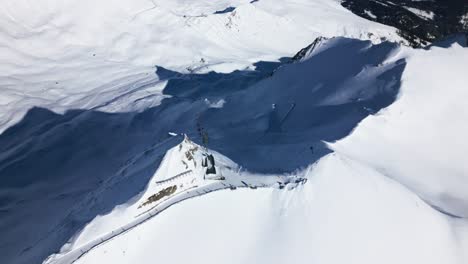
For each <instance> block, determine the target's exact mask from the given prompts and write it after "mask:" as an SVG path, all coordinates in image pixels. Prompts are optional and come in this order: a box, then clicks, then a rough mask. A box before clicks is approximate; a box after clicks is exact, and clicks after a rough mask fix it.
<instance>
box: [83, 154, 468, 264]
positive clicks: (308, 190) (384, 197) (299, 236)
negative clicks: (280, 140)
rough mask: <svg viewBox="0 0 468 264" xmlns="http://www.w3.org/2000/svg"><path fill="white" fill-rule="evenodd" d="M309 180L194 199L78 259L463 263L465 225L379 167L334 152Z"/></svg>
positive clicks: (112, 260) (172, 261)
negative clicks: (458, 226) (459, 225)
mask: <svg viewBox="0 0 468 264" xmlns="http://www.w3.org/2000/svg"><path fill="white" fill-rule="evenodd" d="M309 180H310V182H309V183H308V184H306V185H304V187H300V188H299V189H296V190H294V191H282V190H272V189H262V190H239V191H234V192H233V191H221V192H216V193H213V194H207V195H206V196H203V197H201V198H197V199H193V200H188V201H186V202H184V203H181V204H179V205H176V206H174V208H171V209H170V210H167V211H166V212H163V213H162V214H161V215H159V216H158V217H155V218H154V219H153V220H151V221H149V222H148V223H146V224H144V225H141V226H139V227H136V228H135V229H134V230H132V231H130V232H127V233H125V234H123V235H122V236H121V237H118V238H116V239H114V240H111V241H109V242H108V243H105V244H103V245H102V246H100V247H98V248H96V249H95V250H93V251H91V252H90V253H88V254H86V255H84V256H83V257H82V258H81V259H79V260H78V261H77V262H76V263H104V262H112V263H153V262H154V261H155V260H157V261H161V262H165V263H187V262H195V263H219V262H220V261H221V262H222V263H286V262H287V263H402V264H406V263H408V264H409V263H465V261H466V256H465V258H464V257H463V253H466V251H465V249H466V245H467V244H466V242H467V241H466V240H465V241H464V243H465V244H463V242H460V241H458V240H457V239H456V238H455V234H454V233H455V232H456V233H457V234H458V235H464V236H465V238H466V235H467V230H466V226H465V230H464V231H462V230H458V229H455V230H453V229H452V226H451V224H453V223H451V221H453V220H451V219H448V217H446V216H444V215H442V214H439V213H437V212H435V211H434V210H433V209H432V208H431V207H429V206H427V205H426V204H425V203H424V202H423V201H421V200H420V199H419V198H418V197H417V196H415V195H414V194H412V193H411V192H409V191H408V190H407V189H405V188H404V187H402V186H401V185H399V184H397V183H395V182H393V181H391V180H388V179H387V178H385V176H383V175H381V174H379V173H378V172H376V171H373V170H370V169H369V168H367V167H365V166H362V165H360V164H358V163H355V162H352V161H350V160H347V159H343V158H340V157H339V156H337V155H331V156H328V157H326V158H324V159H323V160H321V161H320V162H319V164H318V165H317V166H316V167H315V168H314V169H313V170H312V172H311V173H310V174H309ZM463 232H464V233H463ZM181 252H182V253H181Z"/></svg>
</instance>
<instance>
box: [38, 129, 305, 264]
mask: <svg viewBox="0 0 468 264" xmlns="http://www.w3.org/2000/svg"><path fill="white" fill-rule="evenodd" d="M210 157H211V158H212V159H211V160H210ZM213 161H214V162H213ZM211 162H213V163H214V164H213V163H211ZM210 170H211V171H210ZM210 172H211V173H210ZM306 176H307V175H303V176H298V175H255V174H252V173H248V172H245V171H242V169H241V168H239V167H238V166H237V165H236V164H235V163H234V162H233V161H231V160H229V159H228V158H226V157H224V156H222V155H221V154H219V153H216V152H214V151H211V150H208V149H207V148H206V147H202V146H199V145H197V144H195V143H193V142H192V141H190V139H189V138H188V137H187V136H186V135H185V136H184V139H183V141H182V142H181V143H180V144H179V145H177V146H176V147H174V148H173V149H171V150H169V151H168V153H167V154H166V156H165V157H164V159H163V161H162V163H161V165H160V167H159V169H158V171H157V172H156V173H155V175H154V176H153V178H152V179H151V181H150V183H149V185H148V187H147V189H146V190H145V192H144V194H142V195H141V198H140V199H138V200H137V201H136V202H134V203H133V204H131V205H128V206H126V207H125V208H124V209H121V210H123V212H124V213H125V215H126V216H127V217H128V216H130V215H133V220H128V221H127V222H124V221H125V220H127V219H128V218H127V217H122V216H117V217H118V219H119V221H118V222H120V224H121V226H118V228H116V229H110V228H111V227H107V228H105V229H100V230H99V232H93V231H91V232H92V234H91V236H89V237H88V236H87V233H86V232H87V231H88V229H91V230H92V229H93V226H92V225H91V226H88V227H87V228H86V229H85V230H84V235H80V236H79V237H78V238H77V239H76V241H70V242H69V243H70V244H69V245H67V248H68V249H65V250H64V252H61V253H60V254H57V255H52V256H50V257H49V258H48V259H47V260H45V261H44V263H45V264H49V263H63V264H66V263H74V262H75V261H76V260H78V259H79V258H81V257H82V256H83V255H84V254H86V253H88V252H89V251H91V250H93V249H95V248H97V247H99V246H100V245H101V244H103V243H106V242H108V241H109V240H111V239H113V238H116V237H117V236H120V235H122V234H123V233H125V232H128V231H131V230H132V229H133V228H135V227H136V226H138V225H140V224H142V223H144V222H146V221H147V220H149V219H151V218H152V217H155V216H157V215H158V214H159V213H161V212H163V211H164V210H166V209H167V208H169V207H171V206H172V205H175V204H177V203H179V202H182V201H184V200H187V199H190V198H195V197H199V196H202V195H205V194H208V193H211V192H215V191H220V190H225V189H229V190H231V191H234V190H237V189H238V188H249V189H257V188H276V189H281V190H282V189H284V190H293V189H294V188H296V187H298V186H299V185H302V184H305V183H306V182H307V178H306ZM113 217H115V215H114V214H112V213H111V214H109V215H106V216H104V217H103V218H102V219H101V220H102V221H106V219H113ZM114 219H115V218H114ZM116 224H117V222H115V223H113V225H112V226H115V225H116ZM98 225H99V224H98ZM106 231H107V232H106Z"/></svg>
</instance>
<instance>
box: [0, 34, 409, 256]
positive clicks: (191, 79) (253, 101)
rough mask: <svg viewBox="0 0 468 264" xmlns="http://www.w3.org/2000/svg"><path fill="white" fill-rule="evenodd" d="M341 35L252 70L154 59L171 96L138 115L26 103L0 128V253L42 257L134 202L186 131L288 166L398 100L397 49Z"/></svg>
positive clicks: (262, 165)
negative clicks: (309, 53)
mask: <svg viewBox="0 0 468 264" xmlns="http://www.w3.org/2000/svg"><path fill="white" fill-rule="evenodd" d="M396 48H397V47H396V45H394V44H390V43H383V44H380V45H376V46H372V45H371V44H370V43H369V42H366V41H359V40H350V39H343V38H336V39H332V40H330V41H329V42H328V43H327V48H326V49H324V50H323V51H321V52H319V53H318V54H316V55H315V56H314V57H313V58H312V59H308V60H304V61H302V62H294V63H292V62H289V61H287V60H285V59H284V60H282V61H281V62H259V63H256V64H255V66H256V69H255V70H254V71H247V70H244V71H234V72H232V73H227V74H224V73H215V72H210V73H206V74H196V73H192V74H183V73H178V72H173V71H170V70H167V69H164V68H162V67H159V68H158V70H157V74H158V76H159V77H160V78H161V79H166V80H168V83H167V86H166V88H165V90H164V93H165V94H168V95H171V98H167V99H164V100H163V101H162V103H161V105H159V106H156V107H153V108H150V109H147V110H145V111H144V112H141V113H136V112H135V113H103V112H99V111H92V110H71V111H68V112H66V113H65V114H63V115H59V114H56V113H53V112H51V111H49V110H47V109H42V108H33V109H31V110H30V111H29V112H28V113H27V114H26V116H25V117H24V118H23V120H22V121H21V122H19V123H18V124H17V125H15V126H13V127H11V128H9V129H8V130H6V131H5V132H4V133H3V134H2V135H0V184H1V185H0V233H1V234H2V236H1V238H0V254H1V256H2V257H1V258H2V262H4V263H40V262H41V261H42V260H43V259H44V258H45V257H47V256H48V255H50V254H51V253H54V252H57V251H58V250H59V249H60V247H61V246H63V245H64V244H65V242H66V241H68V240H69V239H70V238H71V237H72V236H73V235H74V234H76V232H77V231H79V230H81V229H82V228H83V227H84V226H85V225H86V223H88V222H89V221H91V220H92V219H93V218H94V217H96V216H97V215H102V214H106V213H108V212H110V211H111V210H112V209H113V208H114V207H115V206H116V205H119V204H123V203H126V202H132V201H131V199H132V197H135V196H136V195H137V194H138V193H140V192H141V191H142V190H144V188H145V186H146V184H147V183H148V181H149V179H150V178H151V176H152V175H153V174H154V172H155V170H156V169H157V168H158V165H159V163H160V161H161V159H162V157H163V156H164V154H165V152H166V151H167V150H168V149H169V148H171V147H173V146H175V145H176V144H178V143H179V142H180V141H181V137H180V136H179V137H171V136H169V135H168V132H177V133H187V134H188V135H189V136H190V137H191V138H192V139H193V140H194V141H196V142H197V143H199V144H202V142H201V141H202V140H201V138H202V137H201V135H200V131H199V129H201V130H202V131H203V133H206V134H207V135H208V137H207V138H208V142H207V146H208V147H209V148H211V149H214V150H217V151H219V152H220V153H222V154H224V155H226V156H228V157H229V158H231V159H233V160H234V161H235V162H237V163H239V164H240V165H241V166H243V167H244V168H246V169H248V170H250V171H254V172H260V173H288V172H292V171H294V170H297V169H299V168H302V167H305V166H307V165H309V164H311V163H313V162H315V161H317V160H318V159H319V158H321V157H322V156H324V155H325V154H327V153H329V152H330V150H329V149H327V148H326V146H325V144H324V143H323V141H335V140H338V139H341V138H343V137H345V136H346V135H348V134H349V133H350V132H351V131H352V130H353V129H354V128H355V127H356V125H357V124H358V123H359V122H360V121H361V120H362V119H364V118H365V117H367V116H368V115H370V114H374V113H376V112H377V111H379V110H380V109H382V108H384V107H386V106H388V105H390V104H391V103H392V102H393V101H394V100H395V98H396V96H397V94H398V91H399V87H400V79H401V75H402V73H403V70H404V68H405V62H404V61H397V62H390V63H383V62H384V61H385V60H386V59H387V58H388V57H389V56H390V55H391V53H392V51H393V50H394V49H396Z"/></svg>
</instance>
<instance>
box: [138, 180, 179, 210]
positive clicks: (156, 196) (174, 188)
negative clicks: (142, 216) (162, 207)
mask: <svg viewBox="0 0 468 264" xmlns="http://www.w3.org/2000/svg"><path fill="white" fill-rule="evenodd" d="M176 191H177V186H176V185H173V186H169V187H167V188H164V189H162V190H161V191H159V192H158V193H156V194H153V195H151V196H150V197H148V199H147V200H146V202H144V203H142V204H141V205H140V206H138V209H140V208H141V207H143V206H145V205H148V204H150V203H153V202H157V201H159V200H161V199H162V198H164V197H166V196H171V195H172V194H173V193H175V192H176Z"/></svg>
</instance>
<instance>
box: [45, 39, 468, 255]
mask: <svg viewBox="0 0 468 264" xmlns="http://www.w3.org/2000/svg"><path fill="white" fill-rule="evenodd" d="M335 45H336V43H335ZM321 49H322V50H323V49H326V45H322V46H321ZM319 53H320V52H319ZM319 53H318V54H319ZM316 54H317V53H315V55H316ZM311 56H312V57H311V58H309V59H312V60H313V56H314V55H311ZM466 56H467V51H466V49H463V48H462V47H460V46H458V44H454V45H453V46H452V47H450V48H448V49H443V48H437V47H433V48H431V49H429V50H412V49H409V48H404V49H400V51H399V52H398V53H395V54H393V56H392V57H390V58H388V60H389V61H393V60H398V59H401V58H406V59H407V61H408V65H407V69H406V70H405V72H404V76H403V85H402V88H401V89H402V90H401V93H400V96H399V98H398V99H397V101H396V102H395V103H394V104H392V105H391V106H390V107H388V108H386V109H384V110H382V111H380V112H379V113H378V114H377V115H375V116H370V117H368V118H366V119H365V120H364V121H363V122H361V124H360V125H359V126H358V127H357V128H356V129H355V130H354V132H353V133H352V134H351V135H350V136H348V137H346V138H345V139H343V140H341V141H339V142H336V143H333V144H330V146H331V147H332V148H333V149H334V150H335V151H336V152H335V153H332V154H329V155H327V156H325V157H323V158H322V159H320V160H319V161H318V162H316V163H315V164H313V165H310V166H309V167H308V168H306V169H305V170H301V171H298V172H296V173H295V174H294V175H295V176H296V177H306V179H307V180H308V181H307V182H306V183H305V184H303V185H297V186H295V187H294V188H285V189H277V188H274V187H275V186H274V185H271V186H267V187H270V188H259V189H256V190H251V189H237V190H234V191H231V190H218V191H216V192H213V193H209V194H204V195H200V196H198V197H197V198H194V199H189V200H186V201H183V202H181V203H177V204H175V205H174V206H172V207H171V208H169V209H167V210H164V211H162V212H160V213H159V214H158V215H156V216H154V217H151V218H150V219H148V220H147V221H146V222H144V223H142V224H140V225H135V226H133V225H131V227H132V228H131V229H130V230H129V231H127V232H124V233H122V234H119V235H118V236H115V237H113V238H112V239H110V240H100V238H99V237H100V235H101V234H105V233H108V232H112V230H118V229H119V227H120V226H123V225H125V224H128V222H129V221H130V220H131V219H132V217H134V216H135V214H137V211H138V210H139V209H135V208H136V205H138V203H141V201H144V200H145V198H146V197H148V196H149V195H150V194H151V192H152V190H153V187H151V186H153V185H154V181H155V179H156V180H157V179H161V180H163V179H166V178H167V175H174V174H177V173H179V172H180V171H183V170H186V169H187V167H185V168H184V166H183V165H182V164H184V163H182V162H180V160H182V159H185V158H184V156H183V155H182V156H181V155H180V154H177V155H174V153H178V152H179V153H183V152H184V150H185V149H186V148H187V147H186V145H182V147H175V148H173V149H172V150H170V151H169V152H168V154H167V155H166V158H165V159H164V161H163V163H162V164H161V166H160V168H159V170H158V171H157V172H156V174H155V176H154V178H153V179H152V180H151V183H149V185H148V188H147V189H146V191H145V192H144V193H143V194H142V195H140V196H139V197H138V198H137V200H136V201H138V202H135V201H131V202H130V203H129V204H127V205H124V206H122V207H118V208H116V209H115V210H114V211H113V212H111V213H110V214H108V215H105V216H100V217H97V218H96V219H95V220H94V221H92V222H91V223H90V224H89V225H88V226H87V227H86V228H85V229H84V230H83V232H81V233H80V234H79V235H78V236H77V237H75V238H74V239H73V240H71V241H70V243H69V244H67V245H66V246H64V247H63V248H62V251H61V252H60V253H58V254H56V255H52V256H51V257H49V258H48V259H47V260H46V262H45V263H47V264H52V263H57V264H65V263H70V262H71V261H72V260H73V261H74V260H76V262H75V263H103V262H112V263H153V262H154V261H155V259H157V260H158V261H162V262H168V263H186V262H189V261H191V262H196V263H201V262H203V263H219V262H220V261H222V262H223V263H285V262H291V263H344V262H346V263H408V264H410V263H434V264H435V263H460V264H462V263H466V261H467V260H468V251H467V248H468V222H467V221H466V219H464V218H457V217H453V216H451V215H450V214H456V215H459V216H465V217H466V215H465V213H466V209H467V205H468V199H467V197H466V192H464V190H466V184H467V183H468V179H467V178H466V175H468V174H467V172H468V169H467V168H466V158H465V157H464V156H463V151H464V150H465V149H466V147H467V146H465V141H464V140H463V135H465V134H466V132H467V131H466V130H467V127H466V125H465V124H464V123H463V122H461V120H465V119H466V117H467V110H466V109H464V107H463V102H460V100H459V98H465V96H466V91H465V89H463V87H464V86H463V84H464V80H461V79H460V77H459V76H462V75H460V74H461V72H462V71H463V67H458V66H461V65H462V63H463V62H464V61H466V59H467V57H466ZM447 65H451V67H450V68H447ZM424 67H426V68H427V69H424V71H421V68H424ZM427 71H430V72H437V73H438V74H439V75H440V76H443V78H440V79H437V80H435V79H434V78H427V75H426V74H424V73H425V72H427ZM447 80H452V81H451V82H450V86H447V85H445V84H446V82H447ZM454 80H456V81H454ZM420 87H424V88H420ZM448 91H450V92H449V93H448ZM447 93H448V95H447ZM441 98H445V100H443V101H441ZM414 106H416V107H417V108H418V109H419V111H413V110H412V109H413V108H408V107H414ZM447 116H450V119H449V120H448V119H447ZM454 120H455V121H456V120H458V121H460V122H454ZM434 138H440V139H442V138H447V140H434ZM429 146H430V147H429ZM189 148H190V147H189ZM181 149H182V152H181ZM177 151H178V152H177ZM215 157H216V159H218V160H221V162H220V164H221V165H220V166H225V167H228V168H229V169H228V170H230V171H233V174H232V177H233V178H230V179H235V178H236V177H242V175H241V174H237V173H236V171H237V172H238V169H239V168H238V166H237V165H236V164H234V163H233V162H232V161H230V160H229V159H228V158H226V157H224V156H223V155H221V154H219V153H215ZM186 162H188V161H186ZM190 166H196V165H195V164H194V165H189V167H190ZM194 170H195V169H194ZM225 172H226V171H224V172H223V173H225ZM248 177H249V178H250V179H252V180H253V181H254V182H255V181H259V183H261V182H262V181H266V182H267V181H268V180H267V179H268V177H281V175H270V176H268V175H255V174H249V175H248ZM229 181H231V180H227V182H229ZM210 186H214V185H210ZM271 187H273V188H271ZM430 204H432V205H433V206H431V205H430ZM434 207H438V208H439V209H440V210H443V211H445V212H447V213H448V214H445V213H443V212H441V211H439V210H436V209H435V208H434ZM128 227H129V226H128V225H127V227H126V228H128ZM89 241H94V242H91V245H93V248H92V249H91V250H90V251H89V252H88V251H85V254H82V253H81V252H80V251H82V250H84V249H86V248H90V246H86V245H87V244H86V243H89ZM83 245H85V247H83ZM88 245H89V244H88ZM180 252H183V254H181V253H180ZM207 252H209V253H207ZM338 252H339V254H338Z"/></svg>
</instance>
